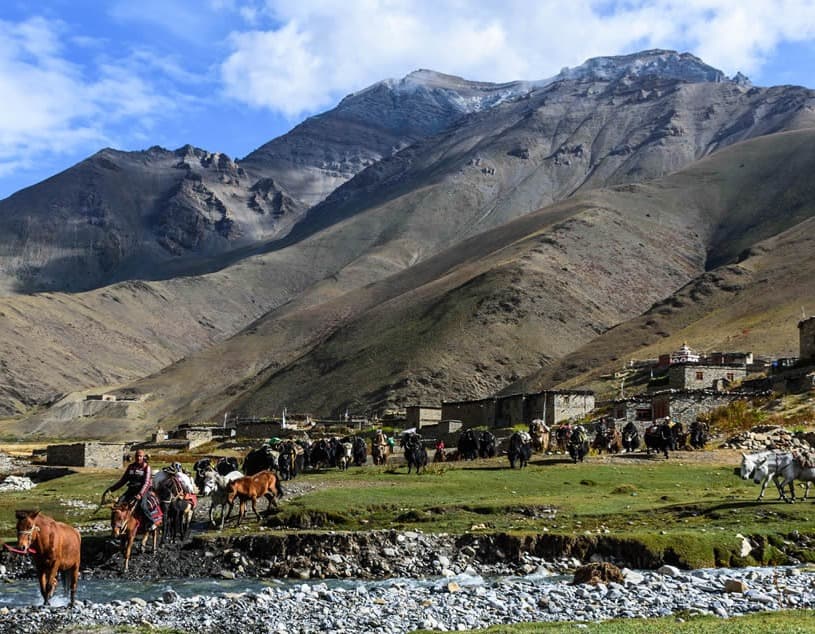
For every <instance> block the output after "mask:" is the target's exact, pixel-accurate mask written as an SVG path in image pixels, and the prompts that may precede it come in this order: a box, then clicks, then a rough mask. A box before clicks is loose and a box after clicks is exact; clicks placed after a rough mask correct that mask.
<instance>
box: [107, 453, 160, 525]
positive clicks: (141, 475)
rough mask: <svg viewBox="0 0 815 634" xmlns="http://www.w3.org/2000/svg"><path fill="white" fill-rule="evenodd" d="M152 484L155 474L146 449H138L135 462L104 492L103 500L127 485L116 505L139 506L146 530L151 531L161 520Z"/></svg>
mask: <svg viewBox="0 0 815 634" xmlns="http://www.w3.org/2000/svg"><path fill="white" fill-rule="evenodd" d="M152 484H153V472H152V470H151V469H150V465H149V464H147V458H146V457H145V454H144V449H137V450H136V457H135V460H134V461H133V462H131V463H130V464H129V465H128V466H127V468H126V469H125V472H124V474H123V475H122V477H121V478H119V480H118V481H117V482H116V483H115V484H112V485H111V486H109V487H108V488H107V489H105V490H104V492H103V493H102V500H104V499H105V496H106V495H107V494H108V493H110V492H111V491H116V490H117V489H121V488H122V487H123V486H125V485H126V486H127V489H125V492H124V493H123V494H122V495H120V496H119V499H118V500H116V504H117V505H119V504H124V503H128V504H130V503H136V504H138V505H139V507H140V508H141V511H142V515H143V516H144V520H145V522H146V523H147V525H146V528H147V530H150V529H152V528H153V527H154V525H155V524H156V523H157V520H158V519H160V515H159V514H158V513H156V509H157V508H158V501H157V500H156V497H155V494H154V493H153V490H152V488H151V486H152Z"/></svg>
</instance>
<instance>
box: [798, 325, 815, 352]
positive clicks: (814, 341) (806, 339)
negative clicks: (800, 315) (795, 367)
mask: <svg viewBox="0 0 815 634" xmlns="http://www.w3.org/2000/svg"><path fill="white" fill-rule="evenodd" d="M798 341H799V343H798V350H799V352H798V356H799V357H800V359H801V360H802V361H808V362H815V317H810V318H809V319H804V320H803V321H800V322H798Z"/></svg>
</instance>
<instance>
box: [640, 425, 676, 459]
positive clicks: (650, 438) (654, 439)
mask: <svg viewBox="0 0 815 634" xmlns="http://www.w3.org/2000/svg"><path fill="white" fill-rule="evenodd" d="M674 443H675V440H674V436H673V432H672V431H671V426H670V425H669V424H668V423H667V422H662V423H654V424H653V425H650V426H649V427H648V428H647V429H646V430H645V448H646V449H645V450H646V453H648V454H650V453H651V450H654V451H656V452H657V453H659V452H660V451H661V452H662V453H663V454H665V457H666V458H667V457H668V449H670V448H671V447H672V446H673V445H674Z"/></svg>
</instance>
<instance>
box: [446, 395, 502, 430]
mask: <svg viewBox="0 0 815 634" xmlns="http://www.w3.org/2000/svg"><path fill="white" fill-rule="evenodd" d="M497 400H498V399H496V398H495V397H494V396H493V397H490V398H482V399H476V400H470V401H446V402H442V404H441V419H442V420H460V421H461V424H462V426H463V427H482V426H485V427H493V426H494V425H495V404H496V401H497Z"/></svg>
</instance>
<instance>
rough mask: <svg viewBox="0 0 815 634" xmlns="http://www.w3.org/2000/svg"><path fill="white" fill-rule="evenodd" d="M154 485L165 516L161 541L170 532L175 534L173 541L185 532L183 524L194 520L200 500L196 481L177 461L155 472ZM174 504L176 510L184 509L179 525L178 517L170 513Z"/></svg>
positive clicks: (187, 524) (162, 541)
mask: <svg viewBox="0 0 815 634" xmlns="http://www.w3.org/2000/svg"><path fill="white" fill-rule="evenodd" d="M152 487H153V491H155V493H156V497H157V498H158V502H159V506H160V507H161V512H162V515H164V518H165V519H164V523H163V524H162V531H161V543H162V544H163V543H164V540H165V539H166V538H167V536H168V534H172V535H173V539H172V541H173V542H174V541H175V535H176V534H177V533H179V532H181V533H183V532H184V531H182V530H181V529H180V526H181V525H182V524H183V525H186V526H189V524H190V523H191V522H192V514H193V510H194V509H195V505H196V503H197V502H198V500H197V498H196V490H197V489H196V486H195V483H194V482H193V481H192V479H191V478H190V476H188V475H187V474H186V473H184V471H183V469H182V468H181V465H180V464H178V463H175V464H173V465H172V466H171V467H165V468H164V469H161V470H160V471H157V472H156V473H155V476H154V477H153V483H152ZM177 500H181V501H182V502H183V504H177V505H176V504H175V502H176V501H177ZM174 505H175V509H176V510H180V509H182V508H183V509H184V517H183V518H181V519H179V520H178V524H179V525H178V526H176V523H177V522H176V518H175V517H174V516H173V514H171V513H170V508H171V507H173V506H174ZM182 541H183V537H182Z"/></svg>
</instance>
